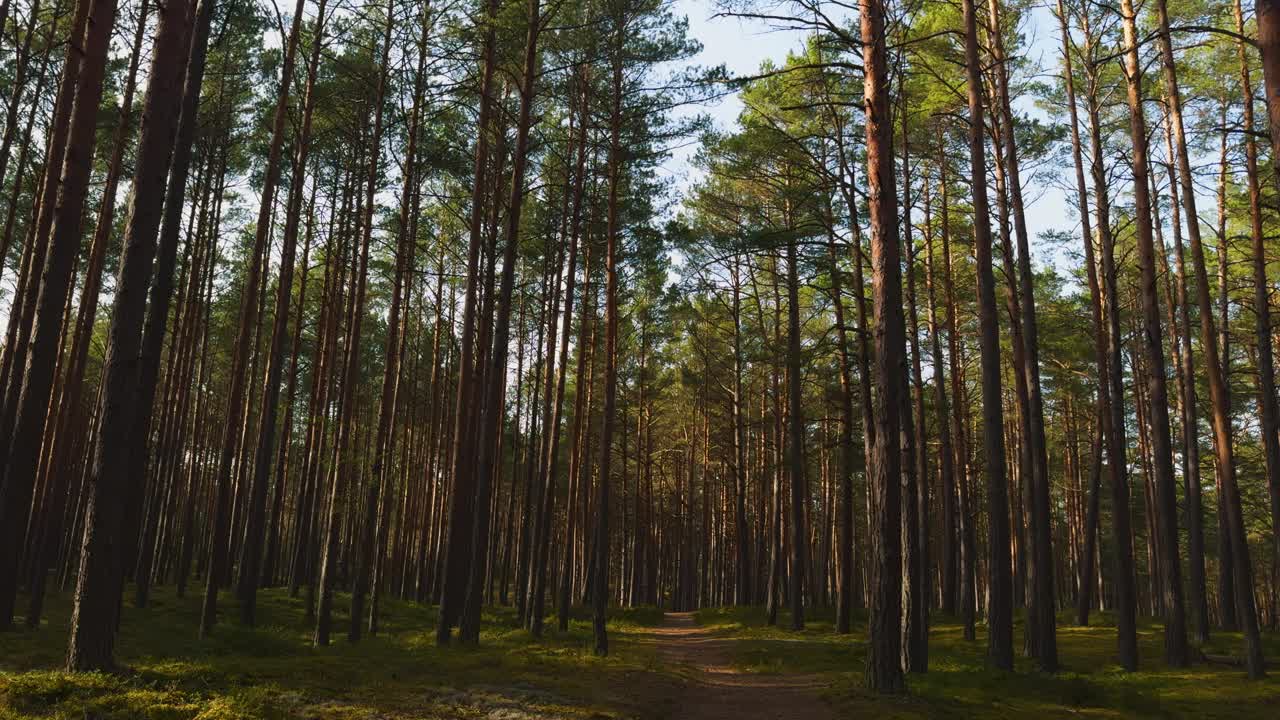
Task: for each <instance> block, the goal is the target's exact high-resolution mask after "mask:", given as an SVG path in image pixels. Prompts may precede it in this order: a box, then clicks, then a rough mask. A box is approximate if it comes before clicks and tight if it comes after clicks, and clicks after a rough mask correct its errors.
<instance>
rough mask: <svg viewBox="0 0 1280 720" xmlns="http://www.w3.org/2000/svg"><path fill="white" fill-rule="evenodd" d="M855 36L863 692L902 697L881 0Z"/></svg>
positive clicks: (898, 365) (896, 359)
mask: <svg viewBox="0 0 1280 720" xmlns="http://www.w3.org/2000/svg"><path fill="white" fill-rule="evenodd" d="M859 11H860V16H861V19H860V30H861V35H862V56H863V60H862V61H863V66H864V67H865V68H866V78H865V82H864V85H863V103H864V107H865V108H866V114H867V121H866V125H867V194H868V197H869V202H868V208H869V210H870V221H871V272H872V281H871V284H872V297H873V307H874V314H875V328H876V345H875V382H876V387H877V388H878V390H879V392H878V393H876V395H875V411H874V417H875V427H876V431H875V437H876V440H875V456H874V461H873V463H872V474H871V476H870V484H871V486H872V492H873V493H874V495H875V497H876V505H877V507H878V512H877V513H876V515H875V516H874V518H873V520H872V522H873V524H874V528H875V529H874V534H873V541H872V543H871V545H872V568H873V572H874V578H875V580H874V585H873V589H872V596H871V620H870V628H871V642H870V645H869V653H868V657H867V667H866V682H867V687H869V688H871V689H872V690H875V691H877V692H880V693H902V692H904V691H905V690H906V678H905V677H904V676H903V673H902V665H901V662H902V655H901V652H902V650H901V642H902V634H901V633H902V625H901V623H902V608H901V605H900V603H901V597H900V588H901V585H902V535H901V532H902V517H901V514H900V513H901V506H900V502H901V500H900V498H899V494H900V492H901V485H900V483H901V479H900V477H899V475H900V474H901V471H902V449H901V445H900V443H901V436H900V434H899V433H900V431H901V417H900V413H901V411H902V408H903V406H904V405H905V403H906V388H905V387H904V384H905V380H906V366H905V357H906V337H905V335H906V329H905V327H904V324H905V323H904V320H903V315H902V268H901V265H900V263H901V245H900V244H899V239H898V217H897V214H898V191H897V187H896V185H897V179H896V177H895V173H894V155H893V121H892V119H891V117H890V111H889V70H888V66H887V60H886V54H887V51H886V49H885V46H886V45H887V38H886V31H885V7H884V4H883V2H882V0H860V1H859Z"/></svg>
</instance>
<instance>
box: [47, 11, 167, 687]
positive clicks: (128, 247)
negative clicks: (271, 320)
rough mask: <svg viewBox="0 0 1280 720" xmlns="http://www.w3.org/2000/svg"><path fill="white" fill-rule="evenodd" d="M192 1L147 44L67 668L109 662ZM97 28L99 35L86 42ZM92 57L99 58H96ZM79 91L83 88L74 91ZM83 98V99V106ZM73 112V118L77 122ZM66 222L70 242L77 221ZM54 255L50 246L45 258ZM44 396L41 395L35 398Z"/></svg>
mask: <svg viewBox="0 0 1280 720" xmlns="http://www.w3.org/2000/svg"><path fill="white" fill-rule="evenodd" d="M98 4H99V3H95V9H94V17H93V20H92V21H91V23H90V30H89V32H87V33H86V36H85V39H86V45H87V46H88V47H95V46H96V42H101V46H98V47H100V49H98V47H95V50H97V52H96V53H86V56H85V57H86V60H85V62H86V65H85V72H84V73H83V74H82V75H81V78H80V79H81V82H82V83H84V82H89V81H93V82H95V83H96V85H97V91H96V92H93V91H92V90H89V91H88V94H89V96H90V97H89V99H88V100H86V97H85V96H84V95H81V94H80V93H77V99H76V106H77V110H78V111H83V112H85V117H84V118H83V122H84V123H85V125H87V128H86V129H85V130H83V131H82V132H84V133H85V135H89V134H91V133H92V132H93V129H94V127H93V126H94V123H93V118H94V117H95V116H96V113H97V108H98V102H99V99H100V97H101V92H102V75H101V73H102V70H101V64H100V63H101V62H102V58H104V57H105V53H106V50H107V45H109V40H110V39H109V36H110V30H111V26H112V21H113V19H114V17H113V16H114V10H115V8H114V2H113V0H105V4H107V5H109V7H106V8H103V9H102V12H103V15H99V14H98V12H99V9H98V7H97V5H98ZM191 9H192V8H191V6H190V4H188V3H185V2H175V3H171V4H170V5H169V6H168V7H167V8H166V9H164V10H163V11H162V12H161V16H160V23H159V26H158V28H157V30H156V41H155V46H154V48H153V51H152V61H151V70H150V72H149V74H148V78H149V80H148V83H147V96H146V100H145V103H144V111H143V115H142V118H143V120H142V126H141V129H140V139H139V141H138V154H137V160H136V170H135V172H134V180H133V193H132V194H131V195H130V198H131V199H130V205H129V214H128V220H127V221H126V224H125V232H124V252H123V254H122V256H121V259H120V273H119V277H118V279H117V283H116V291H115V301H114V307H113V308H112V319H111V328H110V330H109V331H108V344H107V358H106V362H105V367H106V369H105V371H104V380H103V387H104V392H103V397H102V404H101V409H100V417H99V432H98V435H97V437H96V438H95V439H94V449H93V471H92V472H93V475H92V487H93V490H92V494H91V496H90V497H89V505H88V507H87V508H86V510H85V520H84V541H83V545H82V548H83V549H82V554H81V558H80V573H79V578H78V580H77V583H76V593H75V609H74V611H73V613H72V622H71V641H70V644H69V646H68V648H67V669H68V670H72V671H85V670H104V671H105V670H111V669H113V668H114V663H115V661H114V657H113V655H114V646H115V631H116V627H117V622H118V616H117V612H118V608H119V604H120V591H121V589H122V586H123V582H124V578H123V566H124V563H126V562H128V560H129V558H127V557H124V556H123V554H122V550H126V549H128V548H129V547H131V545H130V538H129V537H127V536H126V535H125V534H124V533H126V532H127V530H128V528H127V527H126V526H124V523H125V522H126V518H127V513H128V511H129V510H128V507H127V506H126V503H127V502H128V501H129V500H130V499H131V498H130V497H129V495H130V493H129V486H130V484H131V483H132V482H134V480H133V478H131V477H130V476H129V471H130V469H131V468H130V466H129V460H130V453H131V452H133V451H134V450H133V445H132V443H131V441H130V440H131V438H130V436H131V433H132V431H133V429H134V419H135V417H136V414H137V413H148V412H150V408H149V407H139V406H138V395H139V394H140V392H141V390H142V388H141V387H140V383H141V382H142V381H143V380H144V378H141V377H140V368H139V367H138V363H139V353H140V351H141V349H142V348H141V345H142V331H143V320H144V310H145V306H146V299H147V298H146V287H147V285H148V283H149V282H150V280H151V275H152V267H151V266H152V260H153V257H154V255H155V252H156V240H157V237H156V236H157V233H158V231H159V229H160V221H161V215H162V203H163V201H164V196H165V187H166V180H167V179H168V171H169V165H170V160H171V157H172V154H173V145H174V135H175V133H176V131H177V125H178V115H179V108H180V107H181V101H182V80H183V74H184V73H183V70H184V68H185V66H186V63H184V62H183V57H184V56H185V55H186V50H187V47H188V44H187V40H188V31H189V29H190V22H191ZM97 32H101V33H103V34H104V35H106V36H107V37H104V38H101V39H100V40H97V41H95V35H96V33H97ZM98 53H100V54H98ZM91 58H97V59H96V60H91ZM95 62H96V63H99V64H97V65H95V64H94V63H95ZM95 75H96V76H97V77H96V80H95V78H94V76H95ZM84 91H85V88H82V91H81V92H84ZM82 102H89V103H90V104H89V105H88V107H87V108H86V109H84V110H82V109H81V103H82ZM77 114H79V113H77ZM81 120H82V119H81V118H79V117H78V118H77V121H81ZM80 127H82V126H81V125H80V122H74V123H73V126H72V132H71V138H70V144H69V145H68V165H70V159H71V157H72V153H74V152H75V151H76V149H77V148H80V149H84V148H86V147H87V148H89V149H91V148H92V145H93V143H92V140H91V139H88V138H86V137H85V136H84V135H81V134H80V133H79V132H77V129H78V128H80ZM87 160H88V158H85V161H86V165H85V167H84V179H85V180H87V179H88V166H87ZM67 192H68V185H67V183H66V181H65V179H64V185H63V201H65V199H66V194H67ZM82 192H83V191H82ZM82 199H83V195H82V196H81V200H82ZM63 201H60V202H59V205H62V204H63ZM72 212H73V214H74V215H75V216H76V218H77V222H76V224H77V225H78V218H79V215H80V203H76V204H75V205H74V210H73V211H72ZM59 225H61V222H59ZM75 230H76V240H78V236H79V232H78V230H79V228H78V227H76V228H75ZM55 232H56V230H55ZM54 254H56V253H51V254H50V258H51V259H52V258H53V256H54ZM33 357H34V356H33ZM46 400H47V398H42V399H41V401H40V402H41V404H42V405H43V404H44V403H45V401H46Z"/></svg>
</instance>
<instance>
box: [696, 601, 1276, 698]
mask: <svg viewBox="0 0 1280 720" xmlns="http://www.w3.org/2000/svg"><path fill="white" fill-rule="evenodd" d="M1094 617H1095V621H1094V622H1095V624H1094V625H1092V626H1090V627H1085V628H1081V627H1076V626H1075V625H1074V624H1072V623H1071V621H1070V619H1069V617H1068V616H1067V615H1065V614H1064V615H1063V616H1062V617H1060V618H1059V620H1058V654H1059V659H1060V663H1061V665H1062V670H1061V672H1059V673H1056V674H1054V675H1046V674H1044V673H1040V672H1038V671H1036V670H1035V669H1034V667H1033V664H1032V661H1031V660H1029V659H1026V658H1022V657H1019V658H1018V659H1017V662H1016V668H1015V670H1014V671H1013V672H1006V671H1001V670H995V669H992V668H990V667H988V666H987V664H986V657H985V656H986V638H985V632H984V628H982V627H979V628H978V637H977V640H975V641H966V640H964V639H963V633H962V628H961V626H960V625H958V624H955V623H954V622H953V621H952V620H950V619H947V618H943V617H941V616H939V617H934V618H933V619H932V623H931V627H930V634H929V672H928V673H925V674H912V675H909V676H908V678H907V686H908V690H909V694H908V695H907V696H906V697H903V698H894V699H886V698H883V697H879V696H876V695H873V694H870V693H868V692H867V691H866V690H865V689H863V688H862V672H863V666H864V661H865V659H866V654H867V643H866V636H865V633H866V626H865V622H863V623H862V624H861V625H860V626H858V627H856V628H855V631H854V632H853V633H852V634H850V635H845V636H840V635H836V634H835V632H834V622H833V616H832V614H831V613H830V611H827V612H825V613H824V612H823V611H822V610H821V609H818V610H811V611H809V617H808V622H807V623H806V627H805V629H804V630H802V631H799V632H794V631H791V630H789V629H785V628H786V622H787V616H786V613H785V611H784V612H783V613H781V614H780V616H779V623H780V627H770V626H769V625H768V624H767V623H766V622H765V615H764V611H763V610H762V609H759V608H727V609H726V608H718V609H709V610H703V611H700V612H699V613H698V614H697V619H698V622H699V623H700V624H702V625H703V626H705V627H708V628H710V629H712V631H713V632H714V633H715V634H717V635H720V636H723V637H733V638H740V642H738V643H736V645H735V648H736V650H735V652H734V662H735V665H736V666H737V668H738V669H739V670H742V671H744V672H756V673H801V674H810V675H818V676H820V677H822V678H823V680H825V682H826V684H827V685H828V687H829V688H830V690H829V691H828V692H827V698H828V700H830V701H831V702H832V703H834V704H835V705H836V706H837V707H838V708H839V709H840V710H841V713H840V715H841V716H846V715H847V716H850V717H852V716H860V715H861V714H863V713H867V714H869V715H871V716H873V717H879V718H926V717H927V718H974V717H999V718H1007V717H1033V718H1038V719H1043V718H1058V717H1090V718H1125V717H1143V718H1148V717H1151V718H1230V719H1231V720H1246V719H1248V718H1267V717H1277V716H1280V715H1278V713H1280V710H1277V707H1278V706H1280V674H1276V673H1274V672H1273V674H1272V675H1271V676H1270V677H1269V678H1268V679H1267V680H1264V681H1261V682H1251V681H1249V680H1248V679H1247V678H1246V677H1245V674H1244V671H1243V670H1242V669H1239V668H1235V667H1230V666H1223V665H1207V664H1196V665H1193V666H1192V667H1190V668H1170V667H1168V666H1166V665H1165V664H1164V662H1163V661H1162V652H1163V651H1162V646H1163V639H1162V635H1161V631H1162V628H1161V626H1160V625H1158V624H1155V623H1151V622H1149V621H1148V622H1144V623H1142V624H1141V625H1140V627H1139V635H1138V643H1139V648H1140V658H1141V663H1142V665H1141V667H1140V669H1139V671H1138V672H1134V673H1127V672H1124V671H1123V670H1121V668H1120V667H1119V666H1118V665H1117V664H1116V661H1115V654H1116V653H1115V627H1114V625H1111V624H1110V623H1109V622H1108V620H1109V618H1106V617H1101V616H1099V615H1097V614H1095V616H1094ZM1021 640H1022V633H1021V628H1017V629H1016V632H1015V641H1016V642H1018V643H1020V642H1021ZM1241 643H1242V640H1241V638H1240V635H1239V633H1217V634H1215V635H1214V636H1213V638H1212V640H1211V642H1210V644H1209V645H1207V646H1206V647H1205V648H1204V651H1205V652H1209V653H1214V654H1216V653H1221V654H1235V655H1239V654H1240V647H1241ZM1264 645H1265V647H1266V652H1267V656H1268V657H1269V658H1272V660H1273V661H1274V659H1276V658H1278V657H1280V637H1278V636H1275V635H1269V636H1265V639H1264Z"/></svg>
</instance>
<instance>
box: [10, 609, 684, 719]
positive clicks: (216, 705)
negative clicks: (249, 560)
mask: <svg viewBox="0 0 1280 720" xmlns="http://www.w3.org/2000/svg"><path fill="white" fill-rule="evenodd" d="M223 600H224V603H225V604H224V605H223V607H222V613H221V622H220V624H219V625H218V626H217V627H216V628H215V630H214V633H213V636H212V637H211V638H209V639H207V640H203V641H200V640H197V639H196V627H197V626H198V619H199V611H200V598H199V596H198V595H196V596H191V595H189V596H188V597H186V598H182V599H179V598H177V597H175V596H174V594H173V592H172V591H171V590H169V591H166V590H161V591H160V592H159V593H157V595H156V597H155V599H154V601H153V603H152V606H151V607H149V608H147V609H145V610H136V609H133V608H132V607H129V605H128V603H127V602H126V606H125V609H124V618H123V621H122V623H121V631H120V636H119V639H118V641H117V660H118V662H119V663H120V664H121V665H122V666H124V668H125V670H124V671H123V672H121V673H119V674H113V675H107V674H68V673H65V672H63V671H62V670H61V667H62V663H63V658H64V656H65V651H66V642H67V627H68V618H69V616H70V608H69V606H68V605H69V602H68V599H67V598H65V597H62V598H58V599H56V600H53V601H52V603H51V606H50V608H49V613H48V615H49V619H48V620H47V621H46V622H44V623H43V624H42V625H41V627H40V629H39V630H37V631H15V632H10V633H3V634H0V719H3V720H9V719H10V718H28V717H35V718H76V719H77V720H80V719H81V718H102V719H103V720H108V719H110V720H115V719H116V718H119V719H121V720H123V719H124V718H130V719H132V718H154V719H155V720H170V719H172V720H178V719H187V718H198V719H199V720H231V719H235V718H246V719H247V718H294V717H309V718H324V719H326V720H328V719H330V718H334V719H337V718H344V719H347V718H350V719H352V720H354V719H357V718H361V719H362V718H387V719H390V718H470V717H490V716H491V715H493V714H494V713H503V712H505V713H507V714H506V715H502V716H503V717H510V718H524V717H529V718H534V717H565V718H612V717H632V716H635V715H637V714H641V715H643V714H645V713H644V711H643V708H642V709H640V710H637V709H636V708H631V707H629V706H628V705H627V704H626V702H622V701H619V700H618V698H617V697H615V695H616V693H614V692H612V690H615V689H616V688H618V687H621V686H623V685H624V684H625V683H626V682H627V678H629V677H631V676H633V675H635V674H637V673H644V674H649V673H652V672H653V669H654V666H655V659H654V657H655V656H654V653H653V651H652V649H651V648H648V647H645V646H643V645H642V644H640V643H638V637H637V636H638V635H640V634H642V633H643V632H644V627H645V626H646V625H652V624H654V623H656V622H658V621H659V620H660V619H661V613H660V612H659V611H657V610H654V609H642V610H634V611H627V612H615V613H613V618H612V619H611V621H610V641H611V649H612V650H613V652H612V653H611V654H610V655H609V656H608V657H606V658H599V657H596V656H595V655H594V654H593V652H592V647H593V643H592V639H591V626H590V622H589V619H588V618H587V617H586V616H585V615H583V616H581V617H576V618H574V619H573V621H572V622H571V624H570V628H569V631H568V632H566V633H559V632H557V631H556V629H555V623H554V619H551V621H550V622H548V629H547V631H546V635H545V637H544V638H543V639H542V640H541V641H534V640H532V639H531V638H530V636H529V634H528V633H527V632H525V631H524V630H523V629H521V628H520V627H519V624H518V623H517V621H516V618H515V614H514V611H512V610H509V609H506V608H497V609H487V610H486V611H485V617H484V621H483V627H484V628H485V630H484V631H483V632H482V634H481V640H480V645H479V646H478V647H453V648H444V649H441V648H438V647H436V645H435V635H434V628H435V609H434V608H425V607H421V606H418V605H415V604H410V603H402V602H399V601H396V600H385V601H383V605H382V607H383V617H382V622H381V631H380V632H379V634H378V635H377V636H376V637H367V636H366V637H365V638H364V639H363V640H362V641H361V642H359V643H357V644H352V643H349V642H347V640H346V634H345V631H346V627H347V622H348V616H347V615H346V612H345V610H346V607H347V602H348V601H347V598H346V597H342V596H339V597H338V598H336V600H335V603H334V607H335V616H334V641H333V644H332V645H331V646H330V647H328V648H314V647H312V645H311V630H312V627H311V625H310V624H307V623H304V622H303V615H304V613H303V607H304V606H303V604H302V600H301V599H294V598H290V597H289V596H288V594H287V593H286V592H284V591H279V590H265V591H263V592H261V593H260V595H259V603H258V618H259V622H258V626H257V627H255V628H245V627H241V626H239V625H238V624H237V623H236V622H235V621H234V620H233V618H235V617H236V616H237V615H236V608H235V605H234V604H233V602H232V601H231V600H230V598H229V596H224V598H223ZM19 606H20V607H21V606H22V605H21V604H20V605H19ZM522 713H523V714H522Z"/></svg>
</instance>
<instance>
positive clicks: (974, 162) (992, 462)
mask: <svg viewBox="0 0 1280 720" xmlns="http://www.w3.org/2000/svg"><path fill="white" fill-rule="evenodd" d="M962 7H963V12H964V25H965V65H966V69H967V71H968V82H969V88H968V94H969V158H970V177H972V178H973V214H974V221H973V225H974V253H975V256H976V260H977V264H978V325H979V340H980V343H979V345H980V347H981V354H982V420H983V423H982V424H983V442H984V446H985V447H984V449H985V455H986V465H987V467H986V470H987V472H986V475H987V478H986V480H987V483H986V484H987V552H988V561H987V562H988V566H987V572H988V594H989V598H990V599H989V601H988V608H987V627H988V633H989V635H988V647H987V649H988V653H989V656H990V660H991V662H992V663H993V664H994V665H995V666H996V667H997V668H1000V669H1003V670H1011V669H1013V578H1012V574H1011V571H1010V567H1009V556H1008V552H1009V547H1010V546H1009V487H1008V479H1007V478H1006V475H1005V460H1004V458H1005V442H1004V408H1003V407H1002V403H1001V395H1002V393H1001V389H1000V328H999V324H998V320H997V311H996V299H995V277H994V274H993V273H992V267H991V219H990V217H989V212H990V209H989V205H988V201H987V186H986V177H987V162H986V147H985V145H984V143H983V133H984V128H985V122H984V120H983V107H982V67H981V65H980V60H979V56H978V30H977V15H976V12H975V10H974V6H973V0H964V2H963V4H962Z"/></svg>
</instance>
